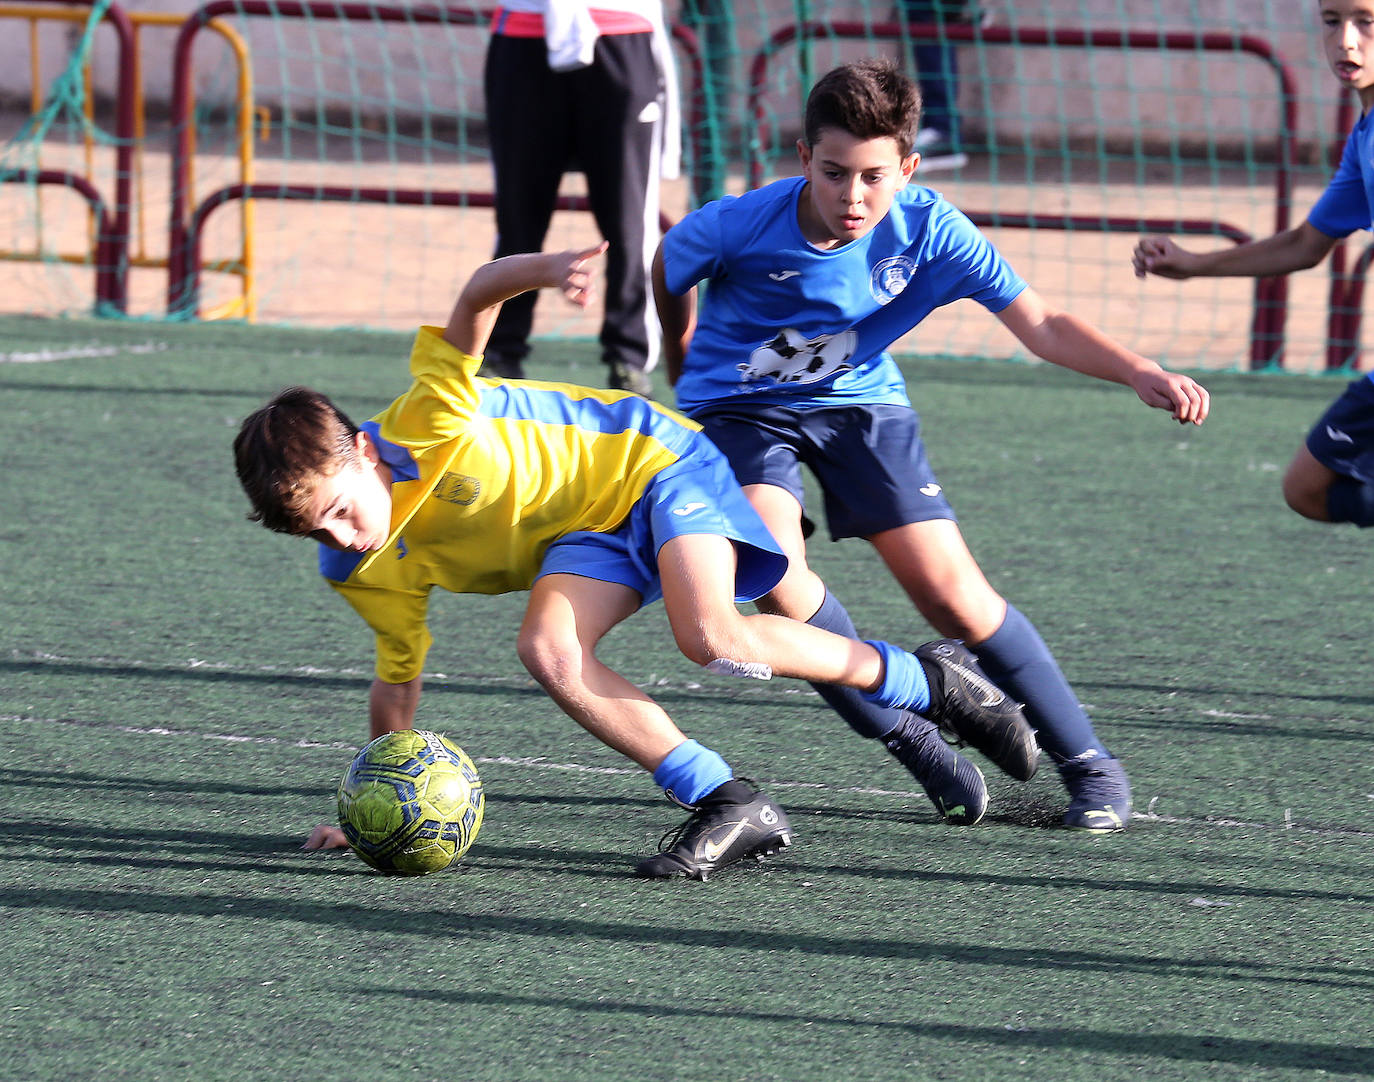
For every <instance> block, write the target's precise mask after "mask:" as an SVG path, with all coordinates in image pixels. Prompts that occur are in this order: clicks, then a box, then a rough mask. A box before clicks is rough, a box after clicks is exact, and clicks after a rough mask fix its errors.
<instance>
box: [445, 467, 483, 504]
mask: <svg viewBox="0 0 1374 1082" xmlns="http://www.w3.org/2000/svg"><path fill="white" fill-rule="evenodd" d="M481 491H482V482H481V481H479V480H477V478H475V477H466V476H464V475H463V474H461V473H446V474H444V476H443V477H441V478H439V483H438V484H437V485H435V486H434V496H435V499H439V500H443V501H444V502H445V503H456V504H458V505H459V506H460V507H467V506H468V505H469V504H470V503H472V502H473V501H474V500H475V499H477V497H478V495H479V494H480V493H481Z"/></svg>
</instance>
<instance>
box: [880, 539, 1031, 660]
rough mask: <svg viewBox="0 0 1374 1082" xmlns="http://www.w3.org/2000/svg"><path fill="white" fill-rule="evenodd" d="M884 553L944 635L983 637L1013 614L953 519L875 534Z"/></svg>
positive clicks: (969, 639) (978, 639)
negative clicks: (985, 573)
mask: <svg viewBox="0 0 1374 1082" xmlns="http://www.w3.org/2000/svg"><path fill="white" fill-rule="evenodd" d="M869 541H870V542H872V544H873V547H874V548H875V549H877V551H878V555H879V556H881V557H882V559H883V562H884V563H885V564H887V566H888V569H889V570H890V571H891V572H892V574H893V576H894V577H895V578H896V579H897V581H898V582H899V583H900V584H901V586H902V589H903V590H905V591H906V593H907V596H908V597H910V598H911V600H912V601H913V602H914V603H915V605H916V608H917V609H918V610H919V611H920V613H921V615H922V616H924V617H925V618H926V619H927V620H928V621H929V622H930V625H931V626H932V627H933V628H935V630H936V631H938V632H939V633H940V634H941V635H945V636H948V637H949V638H951V639H962V640H964V641H965V642H969V643H975V642H982V641H983V640H984V639H986V638H987V637H988V636H989V635H991V634H992V633H993V632H994V631H996V630H997V629H998V628H999V627H1001V626H1002V621H1003V620H1004V619H1005V618H1006V615H1007V603H1006V601H1005V599H1003V597H1002V596H1001V595H1000V594H998V593H997V591H996V590H994V589H993V588H992V586H991V584H990V583H989V582H988V580H987V578H986V576H984V574H983V571H982V569H981V568H980V567H979V566H978V563H977V561H975V560H974V558H973V553H971V552H970V551H969V548H968V544H967V543H966V542H965V541H964V535H963V533H962V532H961V531H960V529H959V526H958V524H957V523H955V522H951V521H950V520H949V519H932V520H930V521H928V522H913V523H911V524H910V525H907V526H898V527H897V528H896V529H892V530H884V531H883V532H882V533H879V534H874V535H873V536H872V537H870V538H869Z"/></svg>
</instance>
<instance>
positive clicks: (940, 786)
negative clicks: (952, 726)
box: [883, 710, 988, 827]
mask: <svg viewBox="0 0 1374 1082" xmlns="http://www.w3.org/2000/svg"><path fill="white" fill-rule="evenodd" d="M883 743H884V744H885V745H887V750H888V751H890V752H892V754H893V755H894V756H896V758H897V761H898V762H900V763H901V764H902V765H903V766H904V767H906V768H907V770H909V771H910V772H911V776H912V777H914V778H915V779H916V780H917V781H918V782H920V783H921V788H922V789H924V790H925V793H926V796H928V797H930V802H931V803H932V804H934V805H935V810H936V811H937V812H939V813H940V818H942V819H943V820H944V821H945V822H946V823H949V824H951V825H952V826H960V827H971V826H973V824H975V823H976V822H978V820H980V819H982V818H983V813H984V812H986V811H987V810H988V787H987V783H986V782H985V781H984V780H983V772H982V771H981V770H979V769H978V768H977V767H976V766H974V765H973V764H972V763H971V762H969V761H968V760H967V759H965V758H964V757H963V756H962V755H960V754H959V753H958V752H957V751H955V750H954V748H952V747H951V746H950V745H949V742H948V741H946V740H945V738H944V736H942V735H941V733H940V727H939V726H938V725H937V724H936V723H935V722H933V721H929V720H927V719H926V718H923V717H921V715H920V714H913V713H912V712H911V711H909V710H908V711H907V712H906V713H905V714H904V715H903V716H902V720H901V721H900V722H899V723H898V724H897V727H896V728H895V729H893V730H892V732H890V733H888V734H887V736H885V737H883Z"/></svg>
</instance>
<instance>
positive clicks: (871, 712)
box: [806, 590, 903, 740]
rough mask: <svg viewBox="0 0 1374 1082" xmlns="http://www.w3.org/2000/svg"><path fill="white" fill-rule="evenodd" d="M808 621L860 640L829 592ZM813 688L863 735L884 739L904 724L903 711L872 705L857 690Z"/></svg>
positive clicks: (816, 685)
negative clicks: (902, 722)
mask: <svg viewBox="0 0 1374 1082" xmlns="http://www.w3.org/2000/svg"><path fill="white" fill-rule="evenodd" d="M806 622H807V623H808V624H810V625H811V626H812V627H819V628H821V629H822V630H824V631H829V632H832V633H834V634H836V635H843V636H844V637H845V638H846V639H854V640H856V641H857V640H858V638H859V633H858V631H856V630H855V629H854V621H853V620H851V619H850V618H849V613H848V612H847V611H846V610H845V607H844V606H843V605H841V604H840V602H839V600H838V599H837V598H836V597H835V595H834V594H832V593H831V592H830V591H829V590H827V591H826V592H825V600H824V601H822V602H821V607H820V608H819V609H817V610H816V614H815V615H814V616H812V617H811V619H809V620H807V621H806ZM811 686H812V687H813V688H815V689H816V694H818V695H819V696H820V697H821V698H822V699H824V700H825V702H826V703H827V704H828V705H829V707H830V709H832V710H834V711H835V713H837V714H839V715H840V717H842V718H844V720H845V721H846V722H848V723H849V727H850V728H851V729H853V730H854V731H855V732H856V733H858V734H859V735H860V736H866V737H870V738H872V739H874V740H882V739H883V738H884V737H886V736H887V735H888V734H889V733H891V732H892V730H894V729H895V728H897V726H898V725H900V724H901V721H902V717H903V712H902V711H901V710H893V709H892V708H891V707H887V706H879V705H878V704H877V703H872V702H869V701H868V700H867V699H865V698H864V696H863V693H862V692H860V691H859V690H858V689H856V688H846V687H841V686H840V685H839V684H812V685H811Z"/></svg>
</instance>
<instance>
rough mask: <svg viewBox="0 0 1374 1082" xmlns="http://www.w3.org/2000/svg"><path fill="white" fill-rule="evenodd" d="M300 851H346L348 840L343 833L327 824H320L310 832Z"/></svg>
mask: <svg viewBox="0 0 1374 1082" xmlns="http://www.w3.org/2000/svg"><path fill="white" fill-rule="evenodd" d="M301 848H302V849H347V848H348V839H347V838H345V837H344V832H343V831H342V830H340V829H339V828H338V827H336V826H331V825H330V824H329V823H321V824H320V825H319V826H317V827H316V828H315V829H314V830H312V831H311V832H310V837H309V838H307V839H306V840H305V844H304V845H303V846H301Z"/></svg>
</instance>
